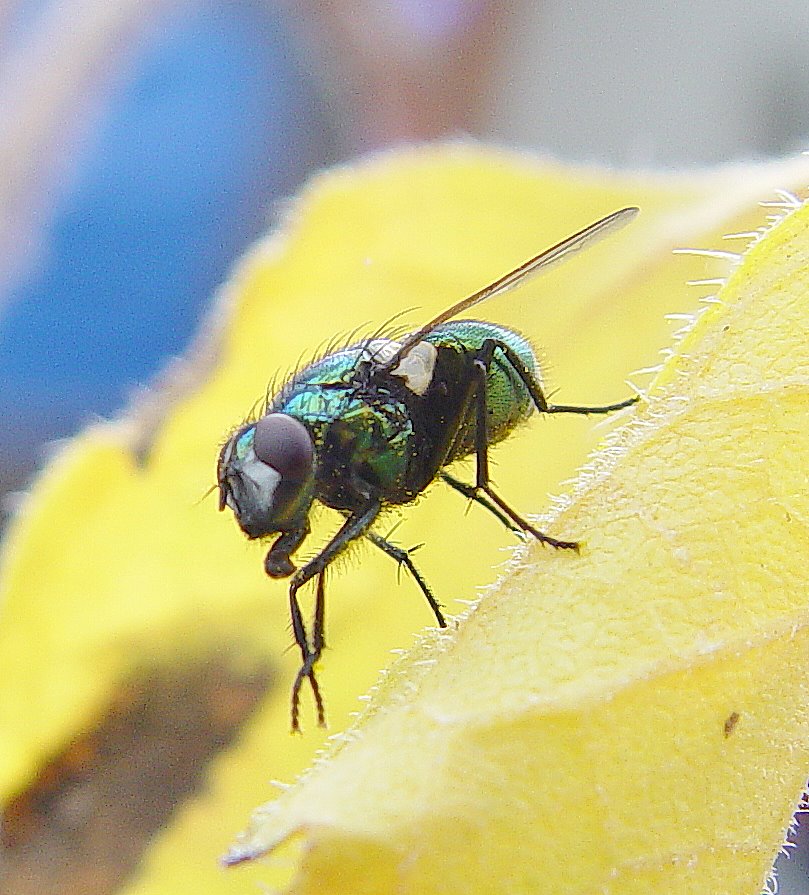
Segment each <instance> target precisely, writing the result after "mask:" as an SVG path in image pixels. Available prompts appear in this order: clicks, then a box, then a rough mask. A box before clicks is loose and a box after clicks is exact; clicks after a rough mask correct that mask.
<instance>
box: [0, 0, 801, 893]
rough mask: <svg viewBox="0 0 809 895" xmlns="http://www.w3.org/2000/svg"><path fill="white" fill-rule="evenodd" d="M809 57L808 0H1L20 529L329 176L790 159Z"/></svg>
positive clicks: (791, 876)
mask: <svg viewBox="0 0 809 895" xmlns="http://www.w3.org/2000/svg"><path fill="white" fill-rule="evenodd" d="M808 69H809V5H807V4H806V3H805V2H801V0H782V2H781V3H779V4H778V5H777V6H776V5H775V4H760V3H759V4H753V3H752V2H748V0H714V2H710V3H691V4H688V5H686V4H683V3H676V4H675V3H673V2H666V0H663V2H660V3H656V4H648V3H646V2H641V0H623V2H611V3H605V2H598V0H582V2H579V3H576V4H570V3H563V2H559V0H547V2H544V3H535V4H532V3H520V2H513V3H509V4H499V3H494V2H487V0H358V2H354V3H350V4H349V3H340V2H317V0H300V2H297V3H292V2H282V0H277V2H272V0H263V2H262V0H230V2H228V3H215V2H211V0H138V2H132V0H116V2H113V3H110V2H109V0H51V2H48V0H0V170H1V171H2V176H0V418H2V419H3V420H4V421H5V425H2V426H0V494H5V495H6V499H5V501H4V503H3V504H2V506H3V511H2V512H3V516H2V518H0V524H2V519H4V518H5V515H6V514H7V512H8V508H9V507H10V506H11V504H12V500H11V499H10V498H9V496H8V495H10V494H12V493H13V492H14V490H15V489H20V488H22V487H24V485H25V483H26V482H27V481H28V480H29V478H30V476H31V475H32V473H33V471H34V470H35V468H36V467H37V466H38V465H40V464H41V462H42V459H43V456H44V452H45V450H46V445H47V444H48V443H50V442H52V441H53V440H54V439H56V438H59V437H62V436H66V435H69V434H71V433H73V432H75V431H77V430H78V429H79V428H80V427H81V426H82V425H84V424H85V423H87V422H88V421H90V420H93V419H94V418H97V417H99V416H110V415H113V414H115V413H116V412H118V411H119V410H121V409H122V408H124V407H125V406H126V404H127V403H128V401H129V400H130V398H131V396H132V393H133V391H135V390H136V389H137V388H139V387H140V386H142V385H144V384H148V383H149V382H150V380H152V378H153V377H154V376H155V375H156V374H157V373H158V371H159V370H160V369H161V367H163V365H164V364H165V363H166V361H167V360H168V359H170V358H171V357H173V356H175V355H177V354H179V353H181V352H182V351H183V350H184V348H185V347H186V346H187V345H188V343H189V342H190V340H191V339H192V337H193V335H194V333H195V331H196V329H197V326H198V324H199V321H200V319H201V317H202V315H203V314H204V312H205V309H206V308H207V307H208V305H209V303H210V300H211V297H212V295H213V294H214V293H215V291H216V289H217V287H218V286H219V285H220V284H221V283H222V282H223V281H224V280H225V279H226V277H227V275H228V271H229V269H230V268H231V266H232V264H233V262H234V259H235V258H237V257H238V256H239V254H240V253H241V252H242V251H243V250H244V249H245V248H246V247H247V246H248V245H249V244H250V243H251V242H252V241H253V240H255V239H256V238H257V237H258V236H259V235H260V234H262V233H263V232H265V231H266V229H267V227H268V225H269V224H270V223H271V222H272V220H273V218H274V214H275V209H276V207H277V200H279V199H282V198H283V197H286V196H289V195H290V194H292V193H294V192H295V191H296V189H297V188H298V187H299V186H300V184H301V183H302V182H303V181H304V179H305V178H306V177H307V176H309V175H310V174H311V173H312V172H314V171H316V170H318V169H319V168H321V167H323V166H325V165H328V164H332V163H335V162H339V161H342V160H347V159H350V158H352V157H354V156H356V154H358V153H361V152H366V151H371V150H375V149H380V148H384V147H386V146H391V145H397V144H401V143H402V142H406V141H417V140H422V139H426V138H436V137H448V136H450V137H451V136H457V135H462V134H469V135H472V136H474V137H479V138H484V139H488V140H493V141H497V142H500V143H503V144H505V145H509V146H514V145H516V146H523V147H527V148H530V149H533V150H537V151H540V152H543V153H549V154H553V155H557V156H559V157H561V158H563V159H566V160H572V161H583V162H588V161H594V162H600V163H604V162H606V163H610V164H613V165H615V166H631V167H635V168H637V167H639V166H640V167H649V168H660V167H670V168H675V167H676V168H683V167H693V166H701V165H707V164H715V163H722V162H726V161H728V160H733V159H737V158H750V157H755V156H766V155H772V154H779V153H784V152H787V151H792V150H797V149H801V148H805V147H806V144H807V142H809V140H808V139H807V137H809V77H807V70H808ZM804 852H805V849H804ZM803 860H804V859H803V858H801V857H798V858H796V859H794V860H792V861H789V862H785V866H784V868H783V870H782V883H781V891H782V892H791V893H793V895H798V893H809V882H807V869H806V864H805V863H801V862H802V861H803Z"/></svg>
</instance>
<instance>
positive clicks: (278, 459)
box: [217, 413, 315, 578]
mask: <svg viewBox="0 0 809 895" xmlns="http://www.w3.org/2000/svg"><path fill="white" fill-rule="evenodd" d="M217 481H218V484H219V509H220V510H224V509H225V507H226V506H227V507H230V509H231V510H233V514H234V516H235V517H236V521H237V522H238V523H239V527H240V528H241V530H242V531H243V532H244V533H245V534H246V535H247V537H248V538H251V539H252V538H264V537H267V536H268V535H272V534H279V537H278V538H277V539H276V541H275V543H274V544H273V546H272V548H271V549H270V552H269V553H268V554H267V558H266V560H265V568H266V570H267V574H268V575H270V576H271V577H273V578H285V577H287V576H288V575H291V574H292V573H293V572H294V571H295V566H294V565H293V564H292V562H291V561H290V559H289V556H290V554H291V553H292V552H293V551H294V550H295V549H297V547H298V546H299V545H300V544H301V542H302V541H303V539H304V538H305V537H306V535H307V534H308V533H309V509H310V507H311V505H312V501H313V500H314V493H315V450H314V445H313V444H312V438H311V436H310V434H309V430H308V429H307V428H306V426H304V425H303V423H301V422H300V421H299V420H297V419H295V418H294V417H291V416H287V415H286V414H284V413H268V414H266V415H265V416H263V417H261V419H260V420H258V421H257V422H255V423H248V424H247V425H244V426H242V427H241V428H239V429H238V430H237V431H236V432H234V434H233V435H232V436H231V437H230V438H229V439H228V441H227V442H226V443H225V445H224V446H223V447H222V450H221V452H220V454H219V462H218V464H217Z"/></svg>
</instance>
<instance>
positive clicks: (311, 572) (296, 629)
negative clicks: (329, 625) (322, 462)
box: [289, 501, 380, 733]
mask: <svg viewBox="0 0 809 895" xmlns="http://www.w3.org/2000/svg"><path fill="white" fill-rule="evenodd" d="M379 510H380V504H379V502H378V501H373V502H370V503H368V504H367V505H366V506H365V507H363V508H362V509H361V510H358V511H357V512H355V513H352V514H351V515H350V516H349V517H348V519H346V521H345V522H344V523H343V525H342V526H341V528H340V530H339V531H338V532H337V534H336V535H335V536H334V537H333V538H332V539H331V540H330V541H329V543H328V544H326V546H325V547H324V548H323V549H322V550H321V551H320V553H318V555H317V556H316V557H315V558H314V559H312V560H310V561H309V562H308V563H306V565H305V566H302V567H301V568H300V569H298V571H297V572H296V573H295V574H294V575H293V576H292V581H291V582H290V584H289V610H290V615H291V617H292V633H293V634H294V636H295V643H297V645H298V647H299V648H300V651H301V660H302V661H301V667H300V669H299V670H298V673H297V675H296V676H295V682H294V684H293V685H292V730H293V732H294V733H297V732H299V731H300V721H299V714H300V712H299V710H300V693H301V687H302V686H303V682H304V680H306V679H307V678H308V679H309V684H310V686H311V687H312V694H313V695H314V698H315V705H316V707H317V720H318V724H320V726H321V727H323V726H325V724H326V714H325V711H324V709H323V700H322V698H321V695H320V687H319V686H318V683H317V678H316V677H315V665H316V663H317V660H318V659H319V658H320V655H321V653H322V651H323V646H324V643H325V633H324V632H325V589H326V585H325V579H324V573H325V571H326V568H327V567H328V566H329V565H330V563H332V562H333V561H334V559H335V558H336V557H337V556H339V555H340V554H341V553H342V552H343V551H344V550H345V549H346V547H348V545H349V544H350V543H351V542H352V541H355V540H356V539H357V538H359V537H362V535H364V534H365V533H366V531H367V530H368V529H369V528H370V526H371V525H372V524H373V522H374V519H376V517H377V516H378V515H379ZM316 576H317V577H318V584H317V596H316V598H315V618H314V625H313V628H312V642H311V644H310V643H309V639H308V637H307V636H306V627H305V625H304V623H303V615H302V614H301V608H300V604H299V603H298V591H299V590H300V589H301V588H302V587H303V585H304V584H306V583H307V582H308V581H311V580H312V578H314V577H316Z"/></svg>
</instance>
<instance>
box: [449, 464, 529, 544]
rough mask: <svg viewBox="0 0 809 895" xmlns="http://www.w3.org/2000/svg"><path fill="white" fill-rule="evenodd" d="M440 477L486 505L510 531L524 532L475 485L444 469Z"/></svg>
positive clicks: (466, 495) (472, 498) (452, 486)
mask: <svg viewBox="0 0 809 895" xmlns="http://www.w3.org/2000/svg"><path fill="white" fill-rule="evenodd" d="M438 477H439V478H440V479H441V481H442V482H446V483H447V484H448V485H449V486H450V487H451V488H454V489H455V490H456V491H457V492H458V493H459V494H463V496H464V497H465V498H466V499H467V500H473V501H474V502H475V503H478V504H480V505H481V506H482V507H485V508H486V509H487V510H488V511H489V512H490V513H491V514H492V515H493V516H495V517H496V518H497V519H499V520H500V522H502V523H503V525H505V527H506V528H507V529H508V530H509V531H513V532H514V534H516V535H520V534H523V530H522V529H521V528H518V527H517V526H516V525H515V524H514V523H513V522H512V521H511V519H509V517H508V516H506V514H505V513H501V512H500V510H499V509H498V508H497V507H496V506H495V504H493V503H492V502H491V501H490V500H489V499H488V498H487V497H485V496H484V495H483V494H480V493H479V492H478V490H477V488H475V486H474V485H467V483H466V482H462V481H461V480H460V479H456V478H455V476H454V475H450V474H449V473H448V472H444V471H443V470H442V471H441V472H439V473H438Z"/></svg>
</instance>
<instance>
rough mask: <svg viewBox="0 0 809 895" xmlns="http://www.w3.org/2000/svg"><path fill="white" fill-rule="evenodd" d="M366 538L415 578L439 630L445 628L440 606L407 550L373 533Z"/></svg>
mask: <svg viewBox="0 0 809 895" xmlns="http://www.w3.org/2000/svg"><path fill="white" fill-rule="evenodd" d="M365 537H366V538H368V540H369V541H370V542H371V543H372V544H375V545H376V546H377V547H379V549H380V550H381V551H382V552H383V553H387V555H388V556H390V557H391V559H394V560H396V562H397V563H398V564H399V565H400V566H404V567H405V568H406V569H407V571H408V572H410V574H411V575H412V576H413V578H415V580H416V584H418V586H419V587H420V588H421V592H422V593H423V594H424V596H425V598H426V600H427V602H428V603H429V604H430V609H432V610H433V614H434V615H435V618H436V621H437V622H438V627H439V628H446V626H447V622H446V619H445V618H444V614H443V613H442V612H441V606H440V605H439V603H438V600H436V598H435V596H434V595H433V592H432V590H430V585H429V584H427V582H426V581H425V580H424V578H423V577H422V575H421V572H419V570H418V569H417V568H416V566H415V565H414V563H413V560H412V558H411V556H410V551H409V550H403V549H402V548H401V547H397V546H396V545H395V544H391V542H390V541H387V540H385V538H382V537H380V536H379V535H378V534H376V533H375V532H373V531H369V532H366V535H365Z"/></svg>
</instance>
